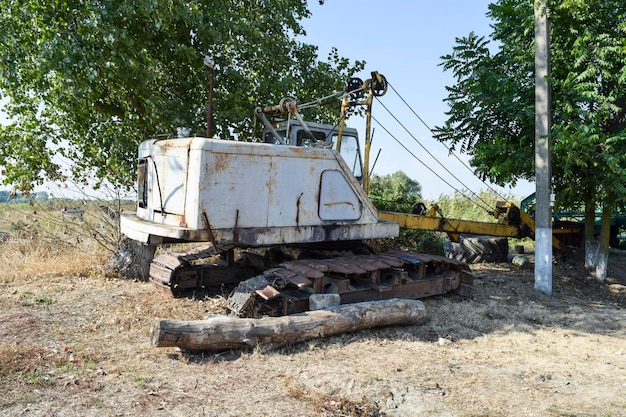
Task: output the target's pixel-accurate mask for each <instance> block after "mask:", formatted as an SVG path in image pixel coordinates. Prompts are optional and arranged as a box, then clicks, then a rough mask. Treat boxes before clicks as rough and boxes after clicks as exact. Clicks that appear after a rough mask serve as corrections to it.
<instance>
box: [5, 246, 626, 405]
mask: <svg viewBox="0 0 626 417" xmlns="http://www.w3.org/2000/svg"><path fill="white" fill-rule="evenodd" d="M3 245H4V246H3V247H2V248H0V252H2V253H4V258H3V255H0V262H2V264H3V268H2V271H1V272H0V415H3V416H140V415H141V416H144V415H145V416H148V415H149V416H293V417H297V416H337V417H338V416H626V312H625V310H624V307H626V254H625V253H623V252H614V253H612V254H611V259H610V273H609V279H608V280H607V282H605V283H603V284H598V283H596V282H594V281H593V280H592V279H591V278H589V277H588V275H587V273H586V271H585V270H584V269H583V268H582V266H580V265H576V266H569V265H568V264H567V263H565V262H563V261H560V260H559V261H557V262H556V263H555V265H554V282H553V288H554V294H553V296H551V297H550V296H546V295H544V294H542V293H540V292H538V291H536V290H534V289H533V280H534V277H533V270H532V269H520V268H517V267H515V266H514V265H511V264H491V265H477V266H473V267H472V270H473V271H474V277H475V284H474V289H475V291H474V295H473V297H472V298H471V299H470V300H459V299H454V298H446V297H435V298H431V299H426V300H424V303H425V305H426V309H427V311H428V313H429V315H430V321H429V322H427V323H426V324H423V325H420V326H413V327H394V328H384V329H372V330H367V331H362V332H358V333H353V334H345V335H342V336H337V337H331V338H328V339H325V340H316V341H311V342H308V343H302V344H298V345H293V346H289V347H287V348H283V349H281V350H278V351H274V352H267V353H264V352H261V351H260V350H253V351H245V352H239V351H237V352H236V351H229V352H223V353H218V354H190V353H186V352H181V351H179V350H177V349H175V348H153V347H151V346H150V344H149V326H150V323H151V321H152V320H153V319H155V318H175V319H201V318H203V316H204V315H205V314H206V312H207V311H213V310H215V309H217V308H219V306H220V305H222V304H223V297H222V296H220V295H212V296H207V297H204V298H202V299H168V298H165V297H163V296H162V295H160V294H158V293H156V292H154V291H153V289H152V287H151V286H150V285H149V284H147V283H143V282H130V281H124V280H120V279H116V278H112V277H107V276H106V275H105V274H104V273H102V272H101V271H100V269H99V267H98V265H99V264H101V263H102V262H101V260H98V259H87V258H86V257H85V256H83V255H82V252H81V251H78V250H74V251H69V252H68V251H63V252H60V253H56V252H53V253H50V252H45V253H46V254H47V255H45V256H42V255H41V254H40V255H39V256H38V258H37V259H38V263H37V264H36V265H35V263H34V261H33V260H32V259H31V258H29V255H28V254H29V253H31V252H33V251H35V248H34V247H32V245H31V247H28V248H22V249H19V251H21V252H19V251H18V254H19V253H22V256H17V257H11V258H9V257H8V255H7V254H8V253H14V252H11V251H15V248H9V247H8V245H9V243H5V244H3ZM42 258H43V260H42ZM72 264H74V265H76V267H74V268H72V267H69V266H68V265H72Z"/></svg>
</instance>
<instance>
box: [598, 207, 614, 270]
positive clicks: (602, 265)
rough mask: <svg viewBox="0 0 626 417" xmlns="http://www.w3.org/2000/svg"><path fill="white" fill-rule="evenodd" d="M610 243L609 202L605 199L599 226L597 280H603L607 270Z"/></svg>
mask: <svg viewBox="0 0 626 417" xmlns="http://www.w3.org/2000/svg"><path fill="white" fill-rule="evenodd" d="M610 243H611V204H610V202H609V201H605V203H604V206H603V208H602V226H601V228H600V238H599V248H598V256H597V260H596V274H595V277H596V279H597V280H598V281H604V280H605V279H606V275H607V273H608V270H609V249H610Z"/></svg>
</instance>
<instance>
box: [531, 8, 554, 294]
mask: <svg viewBox="0 0 626 417" xmlns="http://www.w3.org/2000/svg"><path fill="white" fill-rule="evenodd" d="M549 75H550V23H549V21H548V16H547V5H546V0H535V182H536V192H535V194H536V196H537V202H536V208H535V289H537V290H539V291H541V292H543V293H545V294H548V295H551V294H552V208H551V201H550V200H551V198H550V197H551V196H550V195H551V177H552V172H551V156H550V130H551V125H552V120H551V117H550V102H551V91H550V85H549V83H548V80H547V77H548V76H549Z"/></svg>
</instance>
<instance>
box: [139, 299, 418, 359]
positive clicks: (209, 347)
mask: <svg viewBox="0 0 626 417" xmlns="http://www.w3.org/2000/svg"><path fill="white" fill-rule="evenodd" d="M426 321H428V316H427V314H426V308H425V307H424V303H422V302H421V301H419V300H401V299H390V300H383V301H368V302H362V303H355V304H344V305H341V306H337V307H332V308H329V309H327V310H318V311H308V312H305V313H301V314H294V315H289V316H282V317H263V318H261V319H244V318H239V317H235V316H218V317H213V318H210V319H207V320H194V321H182V320H166V319H156V320H154V321H153V323H152V326H151V328H150V338H151V341H152V346H155V347H174V346H176V347H179V348H181V349H185V350H190V351H221V350H229V349H250V348H254V347H262V348H263V349H264V350H271V349H275V348H279V347H282V346H285V345H289V344H292V343H299V342H303V341H305V340H311V339H319V338H323V337H327V336H332V335H336V334H341V333H347V332H354V331H357V330H362V329H369V328H373V327H383V326H413V325H417V324H423V323H425V322H426Z"/></svg>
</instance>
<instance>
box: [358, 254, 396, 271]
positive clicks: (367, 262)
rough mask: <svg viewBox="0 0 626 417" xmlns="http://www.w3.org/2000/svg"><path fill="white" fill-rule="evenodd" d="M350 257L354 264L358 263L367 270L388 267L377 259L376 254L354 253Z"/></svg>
mask: <svg viewBox="0 0 626 417" xmlns="http://www.w3.org/2000/svg"><path fill="white" fill-rule="evenodd" d="M350 259H353V260H354V263H355V264H357V265H359V266H360V267H361V268H363V269H365V270H366V271H368V272H370V271H376V270H378V269H386V268H389V266H388V265H387V264H386V263H385V262H383V261H382V260H380V259H378V256H376V255H355V256H353V257H351V258H350Z"/></svg>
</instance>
